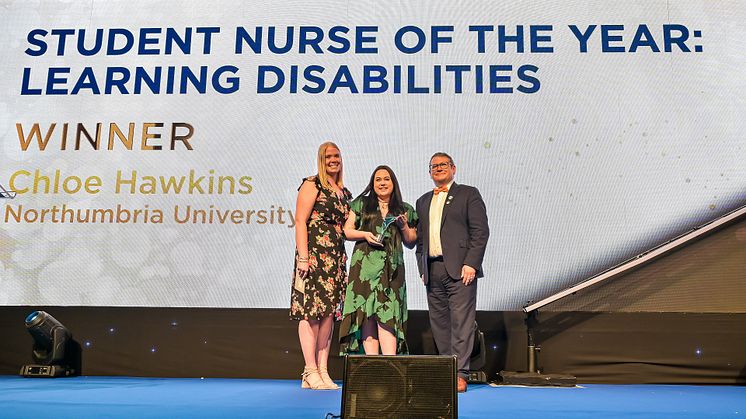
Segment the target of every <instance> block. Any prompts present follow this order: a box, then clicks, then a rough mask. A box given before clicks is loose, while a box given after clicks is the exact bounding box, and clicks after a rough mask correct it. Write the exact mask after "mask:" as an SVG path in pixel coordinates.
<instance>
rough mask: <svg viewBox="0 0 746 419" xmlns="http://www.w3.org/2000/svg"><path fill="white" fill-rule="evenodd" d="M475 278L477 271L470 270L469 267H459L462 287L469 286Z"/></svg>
mask: <svg viewBox="0 0 746 419" xmlns="http://www.w3.org/2000/svg"><path fill="white" fill-rule="evenodd" d="M476 277H477V270H476V269H474V268H472V267H471V266H469V265H464V266H462V267H461V281H462V282H463V283H464V285H469V284H471V283H472V281H474V278H476Z"/></svg>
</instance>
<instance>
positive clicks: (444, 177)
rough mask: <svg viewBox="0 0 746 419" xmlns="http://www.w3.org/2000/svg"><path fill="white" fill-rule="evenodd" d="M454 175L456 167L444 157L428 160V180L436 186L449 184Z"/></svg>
mask: <svg viewBox="0 0 746 419" xmlns="http://www.w3.org/2000/svg"><path fill="white" fill-rule="evenodd" d="M455 175H456V166H455V165H454V164H453V163H451V159H449V158H448V157H445V156H435V157H433V158H432V159H430V178H431V179H432V180H433V182H435V184H436V185H438V186H445V185H447V184H449V183H450V182H451V181H452V180H453V177H454V176H455Z"/></svg>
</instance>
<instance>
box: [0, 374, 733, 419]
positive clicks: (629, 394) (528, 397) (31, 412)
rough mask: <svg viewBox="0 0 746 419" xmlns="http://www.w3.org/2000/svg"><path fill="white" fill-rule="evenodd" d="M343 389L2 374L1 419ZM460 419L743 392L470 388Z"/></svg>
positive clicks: (302, 408) (629, 409)
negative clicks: (32, 376)
mask: <svg viewBox="0 0 746 419" xmlns="http://www.w3.org/2000/svg"><path fill="white" fill-rule="evenodd" d="M341 396H342V392H341V391H311V390H302V389H301V388H300V381H288V380H238V379H215V378H211V379H182V378H135V377H75V378H58V379H43V378H34V379H29V378H20V377H13V376H0V417H3V418H84V417H97V418H99V417H113V418H151V417H152V418H155V417H158V418H161V417H173V418H190V417H199V418H205V417H222V418H226V419H227V418H239V417H240V418H318V419H322V418H324V417H325V416H326V414H327V413H333V414H335V415H338V414H339V413H340V401H341ZM459 417H460V418H495V417H504V418H516V417H520V418H533V417H536V418H538V417H542V418H548V417H550V418H665V417H671V418H706V417H710V418H725V417H734V418H746V387H726V386H681V385H677V386H673V385H600V384H594V385H583V386H582V387H576V388H519V387H490V386H487V385H481V386H470V387H469V391H468V392H467V393H465V394H461V395H459Z"/></svg>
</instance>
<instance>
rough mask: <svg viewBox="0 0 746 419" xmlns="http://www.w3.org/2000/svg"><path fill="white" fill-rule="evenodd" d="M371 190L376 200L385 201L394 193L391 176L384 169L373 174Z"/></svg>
mask: <svg viewBox="0 0 746 419" xmlns="http://www.w3.org/2000/svg"><path fill="white" fill-rule="evenodd" d="M373 189H374V190H375V191H376V195H378V199H382V200H387V199H388V198H390V197H391V194H392V193H393V192H394V182H393V180H391V174H389V171H388V170H386V169H378V170H376V173H375V174H373Z"/></svg>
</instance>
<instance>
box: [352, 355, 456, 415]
mask: <svg viewBox="0 0 746 419" xmlns="http://www.w3.org/2000/svg"><path fill="white" fill-rule="evenodd" d="M342 393H343V394H342V413H343V417H344V418H413V419H414V418H431V419H432V418H456V417H457V411H458V409H457V397H456V359H455V357H449V356H356V355H350V356H347V357H346V359H345V374H344V387H343V392H342Z"/></svg>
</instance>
